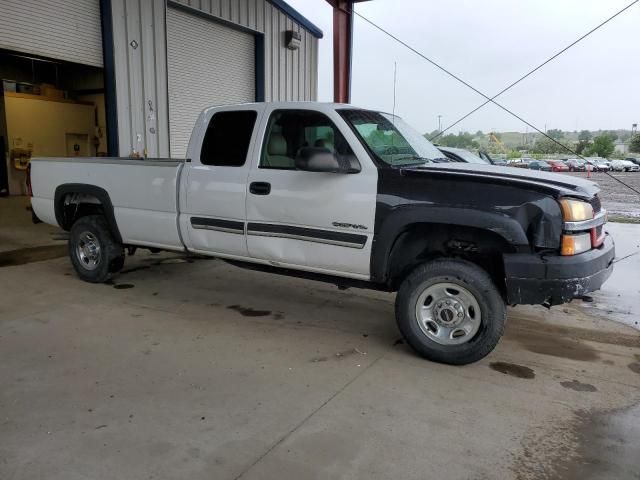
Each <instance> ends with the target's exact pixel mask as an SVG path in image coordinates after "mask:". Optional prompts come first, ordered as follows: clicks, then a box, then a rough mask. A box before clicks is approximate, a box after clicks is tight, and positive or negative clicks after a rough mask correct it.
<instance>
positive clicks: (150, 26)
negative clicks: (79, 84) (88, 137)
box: [111, 0, 169, 157]
mask: <svg viewBox="0 0 640 480" xmlns="http://www.w3.org/2000/svg"><path fill="white" fill-rule="evenodd" d="M111 11H112V18H113V47H114V56H115V59H114V60H115V77H116V99H117V100H116V103H117V110H118V145H119V150H120V151H119V154H120V155H121V156H129V155H131V154H133V153H134V152H135V153H137V154H138V155H144V154H145V152H146V156H147V157H168V156H169V127H168V123H169V122H168V104H167V53H166V26H165V23H166V21H165V13H166V12H165V11H166V7H165V2H164V0H111Z"/></svg>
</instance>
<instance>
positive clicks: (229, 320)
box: [0, 215, 640, 480]
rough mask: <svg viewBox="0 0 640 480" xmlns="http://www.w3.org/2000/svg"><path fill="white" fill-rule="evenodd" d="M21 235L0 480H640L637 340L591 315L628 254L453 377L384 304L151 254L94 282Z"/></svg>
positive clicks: (12, 288) (11, 306)
mask: <svg viewBox="0 0 640 480" xmlns="http://www.w3.org/2000/svg"><path fill="white" fill-rule="evenodd" d="M17 216H18V217H20V215H17ZM2 218H3V219H4V218H7V217H2ZM17 225H18V227H17V229H14V228H11V227H9V226H7V225H6V224H5V223H4V221H3V222H2V225H0V246H2V241H1V240H2V239H3V238H10V239H12V240H11V241H14V240H15V242H17V243H18V242H19V241H20V240H19V239H18V237H19V236H20V235H25V236H28V237H29V238H28V241H27V245H34V246H36V249H35V250H36V251H38V252H40V253H38V254H33V255H32V253H29V252H33V251H34V249H33V248H28V249H24V248H23V249H21V250H20V251H19V253H18V254H17V255H16V256H14V255H13V253H10V254H7V252H6V250H11V248H9V247H7V246H4V247H3V248H2V249H0V252H2V251H3V250H4V251H5V253H4V254H2V253H0V260H2V259H3V258H4V262H5V263H4V264H3V263H1V262H0V265H7V266H4V267H1V268H0V479H2V480H18V479H19V480H23V479H24V480H32V479H40V478H46V479H47V480H56V479H60V480H75V479H92V480H93V479H109V480H111V479H114V478H118V479H186V478H188V479H190V480H191V479H196V480H197V479H212V478H213V479H216V480H217V479H238V478H243V479H289V478H291V479H298V478H301V479H302V478H303V479H313V478H317V479H325V478H326V479H329V478H331V479H335V478H342V479H360V478H370V479H388V478H392V477H393V478H399V479H403V480H404V479H425V478H437V479H461V480H462V479H465V480H470V479H494V478H501V479H517V480H528V479H551V478H553V479H556V478H567V479H574V478H575V479H588V478H594V479H602V478H611V479H638V478H640V467H638V458H640V348H639V347H640V335H639V334H638V332H637V331H636V330H634V329H633V328H631V327H629V326H625V325H622V324H619V323H614V322H611V321H610V320H608V319H607V318H605V317H606V316H607V315H609V313H610V311H609V310H607V309H606V307H602V305H607V304H610V303H611V302H614V301H615V299H616V298H623V299H625V301H626V300H627V299H626V297H627V296H628V295H631V294H630V293H625V292H626V291H625V290H624V288H634V287H630V286H628V285H637V279H638V278H637V277H638V275H637V269H636V267H637V264H636V263H634V262H636V261H637V260H638V258H636V257H640V255H635V254H634V255H632V256H631V257H628V259H626V260H622V261H620V262H619V264H618V265H617V267H616V272H622V273H616V274H614V275H615V277H612V279H611V280H612V281H611V283H608V284H607V289H606V290H605V291H604V292H603V293H602V294H600V293H599V294H597V295H596V296H595V299H596V301H595V302H594V303H592V304H583V303H582V302H579V301H578V302H574V303H572V304H570V305H567V306H562V307H554V308H553V309H552V310H550V311H548V310H546V309H544V308H542V307H517V308H515V309H511V310H510V311H509V318H508V322H507V329H506V334H505V337H504V338H503V339H502V341H501V343H500V344H499V346H498V348H497V349H496V350H495V351H494V352H493V353H492V354H491V355H490V356H489V357H488V358H486V359H484V360H483V361H481V362H478V363H476V364H473V365H468V366H465V367H451V366H446V365H440V364H435V363H431V362H428V361H425V360H422V359H420V358H418V357H416V356H415V355H414V354H413V353H412V352H411V350H409V349H408V348H407V346H406V345H405V344H404V343H403V342H402V341H401V340H400V335H399V333H398V330H397V328H396V326H395V322H394V319H393V295H388V294H383V293H379V292H368V291H361V290H347V291H339V290H337V288H335V287H332V286H330V285H325V284H320V283H316V282H311V281H305V280H298V279H290V278H285V277H279V276H274V275H268V274H263V273H258V272H250V271H245V270H240V269H238V268H235V267H231V266H229V265H227V264H225V263H224V262H221V261H218V260H209V259H193V258H188V257H185V256H181V255H177V254H155V255H152V254H147V253H142V254H137V255H136V256H135V257H132V258H128V259H127V264H126V267H125V271H124V272H123V273H122V274H121V275H119V276H118V277H116V278H115V279H114V282H113V283H112V284H111V285H92V284H87V283H83V282H81V281H80V280H78V279H77V278H76V277H75V275H74V273H73V271H72V268H71V265H70V263H69V261H68V259H66V258H64V257H60V258H54V259H51V260H46V261H39V262H35V261H34V260H38V259H42V258H43V257H42V250H37V249H42V248H45V247H47V246H51V245H54V246H56V248H58V250H60V247H61V246H62V247H63V244H61V243H60V242H59V241H58V242H56V240H55V238H56V237H57V235H58V234H57V233H56V231H55V229H51V228H50V227H47V226H43V225H37V226H29V225H27V222H24V221H23V219H20V218H18V221H17ZM611 227H612V229H616V228H618V227H616V226H613V225H612V226H611ZM626 228H627V227H626V226H623V227H622V229H621V230H620V231H617V232H616V233H615V234H616V235H617V234H618V233H620V235H625V238H627V237H629V236H630V235H629V232H626V233H625V232H623V231H622V230H624V229H626ZM629 228H630V227H629ZM16 232H17V233H16ZM634 232H635V231H634ZM634 232H631V233H632V234H631V236H630V238H633V235H635V233H634ZM2 235H5V236H4V237H2ZM33 237H35V238H33ZM635 238H637V236H636V237H635ZM45 240H46V241H47V242H48V243H46V242H45V243H42V242H44V241H45ZM618 243H619V244H621V243H620V240H618ZM56 244H57V245H56ZM622 244H624V245H626V246H625V247H624V248H623V249H622V250H623V251H625V252H626V251H627V249H628V250H629V252H631V253H634V252H635V250H634V249H633V248H634V244H633V241H629V243H625V242H622ZM627 247H628V248H627ZM25 252H26V253H25ZM3 255H4V256H3ZM30 255H31V256H30ZM60 255H61V253H60V251H59V252H58V253H57V255H55V256H58V257H59V256H60ZM51 256H53V255H51ZM51 256H48V255H45V256H44V258H51ZM11 258H14V259H15V258H18V259H19V260H20V261H16V262H14V263H11V261H10V260H11ZM7 259H9V261H7ZM625 272H626V273H625ZM616 278H617V279H618V280H616ZM634 279H635V280H634ZM634 281H635V284H634V283H633V282H634ZM621 283H622V284H624V285H622V286H621V285H620V284H621ZM621 288H622V289H621ZM616 292H621V293H616ZM618 295H621V297H618ZM626 314H627V317H625V318H631V319H632V320H633V318H635V317H634V315H636V314H635V312H634V311H633V309H632V308H631V307H630V308H629V311H628V312H627V313H626ZM627 323H629V324H631V325H633V322H632V321H629V322H627Z"/></svg>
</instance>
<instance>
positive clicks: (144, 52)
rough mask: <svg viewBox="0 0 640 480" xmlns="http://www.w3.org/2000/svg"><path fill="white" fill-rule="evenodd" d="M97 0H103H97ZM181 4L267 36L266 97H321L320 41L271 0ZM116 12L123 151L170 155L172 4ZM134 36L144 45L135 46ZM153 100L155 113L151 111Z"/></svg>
mask: <svg viewBox="0 0 640 480" xmlns="http://www.w3.org/2000/svg"><path fill="white" fill-rule="evenodd" d="M11 1H14V2H17V1H18V0H11ZM30 1H31V2H33V1H35V0H30ZM75 1H78V0H75ZM91 1H95V2H96V3H97V0H91ZM314 1H320V0H314ZM170 3H171V1H170ZM175 3H180V4H182V5H184V6H186V7H191V8H193V9H195V10H199V11H201V12H203V13H206V14H209V15H212V16H214V17H217V18H219V19H221V20H224V21H228V22H233V23H235V24H237V25H239V26H241V27H243V28H245V29H249V30H253V31H255V32H260V33H263V34H264V46H265V50H264V59H265V78H264V87H265V100H266V101H284V100H316V98H317V73H318V39H317V38H316V37H314V36H313V35H312V34H311V33H310V32H309V31H308V30H306V29H304V28H301V27H300V25H298V24H297V23H296V22H292V21H291V19H289V17H288V16H287V15H285V14H284V13H283V12H282V11H280V10H278V9H277V8H276V7H274V6H273V5H271V3H269V2H268V1H267V0H190V1H189V0H178V1H176V2H175ZM111 10H112V16H113V43H114V52H115V76H116V90H117V91H116V97H117V102H116V103H117V109H118V143H119V150H120V151H119V154H120V155H125V156H126V155H129V154H131V153H132V151H133V150H136V151H137V152H139V153H141V154H142V153H143V152H144V149H145V148H146V149H147V155H148V156H158V157H166V156H168V155H169V112H168V110H169V104H168V88H167V54H166V53H167V52H166V47H167V43H166V19H165V16H166V10H167V8H166V2H165V1H164V0H111ZM287 21H289V22H290V23H289V26H290V27H291V28H293V29H297V30H298V31H299V32H300V33H301V36H302V39H301V45H300V48H299V49H298V50H296V51H292V50H287V49H286V48H285V45H284V31H285V30H286V29H287V28H288V27H287ZM187 33H188V32H183V34H184V35H186V34H187ZM133 40H135V44H137V47H138V48H135V49H134V48H133V47H132V46H131V42H132V41H133ZM296 65H297V66H298V68H297V70H295V66H296ZM287 68H288V69H289V70H287ZM149 101H151V107H152V108H153V115H150V114H151V111H150V109H149ZM154 122H155V127H154V126H153V125H154ZM152 129H153V130H154V132H155V133H152V132H151V130H152Z"/></svg>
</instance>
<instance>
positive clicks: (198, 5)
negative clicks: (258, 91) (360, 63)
mask: <svg viewBox="0 0 640 480" xmlns="http://www.w3.org/2000/svg"><path fill="white" fill-rule="evenodd" d="M313 1H318V2H319V1H320V0H313ZM176 3H180V4H182V5H185V6H189V7H191V8H193V9H195V10H199V11H201V12H204V13H206V14H209V15H213V16H215V17H218V18H220V19H223V20H226V21H229V22H232V23H235V24H237V25H240V26H242V27H245V28H248V29H250V30H254V31H257V32H261V33H264V36H265V39H264V40H265V41H264V44H265V52H264V53H265V77H266V78H265V100H266V101H297V100H316V98H317V91H318V84H317V79H318V39H317V38H316V37H314V36H313V35H312V34H311V33H310V32H309V31H308V30H306V29H305V28H303V27H302V26H300V25H299V24H298V23H296V22H295V21H293V20H292V19H291V18H290V17H289V16H287V15H286V14H285V13H284V12H282V11H281V10H279V9H278V8H276V7H275V6H274V5H272V4H271V3H270V2H268V1H267V0H177V1H176ZM285 30H295V31H297V32H299V33H300V35H301V37H302V41H301V45H300V48H299V49H298V50H289V49H287V48H286V47H285V45H284V32H285Z"/></svg>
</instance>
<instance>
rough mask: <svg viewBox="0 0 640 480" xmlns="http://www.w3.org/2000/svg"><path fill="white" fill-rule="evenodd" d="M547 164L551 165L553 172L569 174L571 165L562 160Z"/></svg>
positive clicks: (551, 161)
mask: <svg viewBox="0 0 640 480" xmlns="http://www.w3.org/2000/svg"><path fill="white" fill-rule="evenodd" d="M547 163H548V164H549V165H551V171H552V172H568V171H569V165H567V164H566V163H564V162H563V161H562V160H547Z"/></svg>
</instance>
